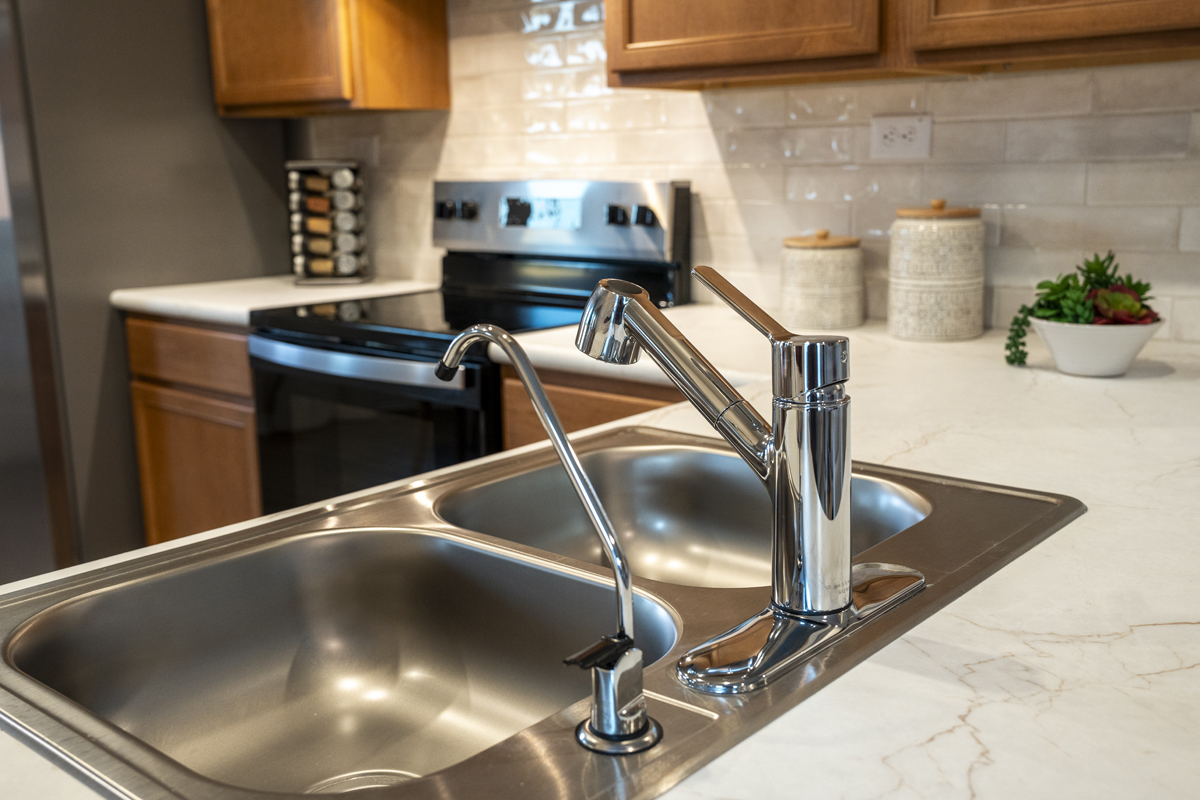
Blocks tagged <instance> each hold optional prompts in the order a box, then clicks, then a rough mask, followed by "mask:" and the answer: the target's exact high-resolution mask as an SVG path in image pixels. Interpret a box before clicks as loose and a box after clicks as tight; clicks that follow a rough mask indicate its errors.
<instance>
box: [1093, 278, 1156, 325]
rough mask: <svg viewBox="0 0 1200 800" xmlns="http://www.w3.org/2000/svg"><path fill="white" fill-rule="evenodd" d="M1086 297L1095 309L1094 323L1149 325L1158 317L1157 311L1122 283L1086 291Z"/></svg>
mask: <svg viewBox="0 0 1200 800" xmlns="http://www.w3.org/2000/svg"><path fill="white" fill-rule="evenodd" d="M1087 299H1088V300H1091V301H1092V305H1093V307H1094V308H1095V309H1096V316H1095V318H1093V320H1092V324H1094V325H1149V324H1150V323H1151V322H1154V321H1156V320H1157V319H1158V312H1156V311H1155V310H1154V309H1152V308H1150V306H1148V305H1146V304H1145V303H1143V302H1142V297H1141V295H1139V294H1138V293H1137V292H1136V291H1134V290H1133V289H1131V288H1129V287H1128V286H1126V285H1125V284H1122V283H1114V284H1113V285H1112V286H1110V287H1108V288H1107V289H1093V290H1092V291H1090V292H1088V294H1087Z"/></svg>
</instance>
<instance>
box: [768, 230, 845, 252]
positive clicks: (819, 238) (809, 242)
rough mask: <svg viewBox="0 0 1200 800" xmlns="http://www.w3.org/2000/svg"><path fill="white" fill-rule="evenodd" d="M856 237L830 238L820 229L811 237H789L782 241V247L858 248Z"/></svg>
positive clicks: (825, 231)
mask: <svg viewBox="0 0 1200 800" xmlns="http://www.w3.org/2000/svg"><path fill="white" fill-rule="evenodd" d="M859 241H860V240H859V238H858V237H857V236H830V235H829V231H827V230H825V229H824V228H822V229H821V230H819V231H817V232H816V234H815V235H813V236H789V237H788V238H786V239H784V240H783V246H784V247H858V243H859Z"/></svg>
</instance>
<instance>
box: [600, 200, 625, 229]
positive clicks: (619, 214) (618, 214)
mask: <svg viewBox="0 0 1200 800" xmlns="http://www.w3.org/2000/svg"><path fill="white" fill-rule="evenodd" d="M605 218H606V219H607V221H608V224H609V225H628V224H629V210H628V209H627V208H625V206H619V205H616V204H615V203H609V204H608V206H607V207H606V210H605Z"/></svg>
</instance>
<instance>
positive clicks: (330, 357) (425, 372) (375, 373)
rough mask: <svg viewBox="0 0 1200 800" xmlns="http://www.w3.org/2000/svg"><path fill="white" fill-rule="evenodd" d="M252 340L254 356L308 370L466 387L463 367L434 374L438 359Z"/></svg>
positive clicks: (390, 381) (410, 383) (438, 386)
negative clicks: (448, 374) (447, 376)
mask: <svg viewBox="0 0 1200 800" xmlns="http://www.w3.org/2000/svg"><path fill="white" fill-rule="evenodd" d="M249 342H250V355H251V356H252V357H254V358H257V359H260V360H262V361H267V362H270V363H272V364H279V365H280V366H283V367H291V368H292V369H299V370H304V371H305V372H315V373H319V374H321V375H332V376H335V377H338V378H354V379H356V380H361V381H375V382H376V383H388V384H392V385H394V386H421V387H426V388H430V389H457V390H458V391H465V387H464V384H465V379H464V376H463V371H462V370H460V371H459V373H458V374H457V375H455V376H454V378H453V379H451V380H449V381H442V380H439V379H438V377H437V375H436V374H435V371H436V369H437V362H436V361H411V360H408V359H404V358H383V357H380V356H363V355H359V354H357V353H339V352H337V351H334V350H320V349H318V348H315V347H305V346H304V345H299V344H291V343H289V342H277V341H275V340H274V339H266V338H264V337H262V336H257V335H253V334H252V335H251V336H250V337H249Z"/></svg>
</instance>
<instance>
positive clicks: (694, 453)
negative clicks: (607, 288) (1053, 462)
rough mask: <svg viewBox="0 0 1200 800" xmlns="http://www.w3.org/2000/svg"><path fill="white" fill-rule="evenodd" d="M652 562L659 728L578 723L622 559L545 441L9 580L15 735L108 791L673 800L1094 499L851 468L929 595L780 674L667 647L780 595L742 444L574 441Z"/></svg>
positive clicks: (628, 436) (7, 630)
mask: <svg viewBox="0 0 1200 800" xmlns="http://www.w3.org/2000/svg"><path fill="white" fill-rule="evenodd" d="M576 444H577V448H578V450H579V452H580V455H581V460H582V462H583V464H584V467H585V469H586V470H587V472H588V474H589V476H590V477H591V479H592V481H593V483H594V484H595V486H596V489H597V491H598V492H599V494H600V496H601V498H602V500H603V501H604V503H605V507H606V509H607V511H608V514H609V516H610V517H611V518H612V520H613V523H614V525H615V527H616V529H617V531H618V535H619V536H620V537H621V539H622V542H623V544H624V545H625V548H626V552H627V554H628V557H629V559H630V562H631V565H632V570H633V573H634V576H635V579H634V583H635V587H636V589H637V597H636V600H635V608H634V613H635V628H636V631H637V640H638V645H639V647H641V648H642V650H643V652H644V654H645V660H646V663H647V664H648V665H649V666H648V667H647V670H646V676H645V685H646V692H647V698H648V703H649V710H650V714H651V716H652V717H654V718H655V719H656V720H658V721H659V723H660V724H661V725H662V727H663V729H664V737H663V740H662V742H661V743H660V744H659V745H658V746H656V747H654V748H653V749H651V750H649V751H646V752H644V753H639V754H636V755H630V756H605V755H599V754H595V753H591V752H589V751H587V750H585V749H583V748H582V747H580V746H579V745H578V744H577V743H576V742H575V740H574V737H573V729H574V727H575V725H576V724H578V722H579V721H580V720H581V719H583V718H584V717H586V715H587V713H588V704H587V698H588V694H589V677H588V675H587V673H585V672H583V671H582V670H579V669H576V668H569V667H565V666H563V664H562V659H563V658H564V657H565V656H567V655H569V654H571V653H573V652H575V651H577V650H579V649H580V648H582V647H584V646H586V645H588V644H590V643H591V642H592V641H594V640H595V639H596V638H598V636H599V635H601V634H606V633H612V632H613V629H614V628H615V598H614V591H613V588H612V573H611V571H610V570H609V569H608V567H607V565H606V562H605V558H604V556H603V554H602V552H601V549H600V545H599V540H598V538H597V537H596V535H595V532H594V531H593V530H592V528H591V527H590V525H589V523H588V521H587V518H586V517H585V515H584V513H583V510H582V507H581V506H580V505H579V502H578V500H577V499H576V498H575V495H574V492H573V491H572V489H571V486H570V484H569V483H568V481H567V479H566V476H565V474H564V472H563V470H562V468H561V466H560V465H559V464H558V461H557V459H556V458H555V456H554V454H553V452H552V451H551V450H550V449H549V447H548V446H547V447H543V448H541V449H539V450H535V451H533V452H526V453H522V454H517V455H506V456H502V457H499V458H493V459H489V460H485V461H481V462H475V463H471V464H467V465H463V466H461V467H457V468H452V469H449V470H444V471H442V472H439V473H433V474H431V475H430V476H428V477H426V478H424V479H418V480H414V481H411V482H408V483H405V484H403V485H399V486H393V487H390V488H387V489H382V490H380V491H378V492H375V493H373V494H371V495H369V496H359V497H356V498H352V499H347V500H344V501H341V502H335V503H332V504H329V505H326V506H322V507H318V508H309V509H306V510H303V511H300V512H297V513H294V514H291V515H285V516H283V517H282V518H275V519H269V520H267V521H265V522H263V523H261V524H259V525H257V526H254V527H250V528H246V529H243V530H240V531H238V532H236V533H233V534H229V535H226V536H221V537H213V538H209V539H207V540H204V541H197V542H192V543H189V544H185V545H182V546H180V547H177V548H174V549H170V550H166V551H163V552H158V553H153V554H149V555H146V556H143V557H140V558H135V559H133V560H130V561H128V562H125V563H123V564H122V565H120V566H119V567H116V568H112V569H109V570H103V571H95V572H91V573H85V574H83V575H80V576H77V577H72V578H66V579H62V580H59V581H57V582H54V583H50V584H47V585H44V586H40V587H37V588H34V589H30V590H27V591H24V592H19V593H15V594H11V595H8V596H6V597H0V647H2V651H0V652H2V655H3V658H2V659H0V724H2V725H4V726H5V727H7V728H8V729H9V730H10V731H12V732H14V733H16V734H17V735H18V736H21V737H23V738H25V739H26V740H27V741H28V742H30V743H31V744H33V745H34V746H37V747H40V748H42V749H43V750H44V751H45V752H46V753H47V755H49V756H51V757H52V758H54V759H56V760H57V761H59V762H60V763H61V764H63V765H65V766H66V767H67V768H68V769H70V770H72V771H73V772H74V773H75V774H76V775H78V776H79V777H80V778H81V779H82V780H84V781H85V782H87V783H89V784H90V785H91V786H92V787H93V788H95V789H97V790H98V791H100V792H101V793H103V794H106V795H109V796H112V797H121V798H129V797H138V798H152V797H163V798H166V797H172V798H175V797H183V798H196V799H197V800H208V799H209V798H211V799H212V800H217V799H218V798H222V799H224V800H232V799H238V800H250V799H251V798H265V797H268V796H273V797H279V796H281V795H283V796H287V795H293V796H302V795H312V794H333V793H342V792H349V791H358V790H363V791H366V790H370V791H367V794H366V795H364V796H378V797H380V798H388V797H394V798H414V799H416V798H439V799H440V800H445V799H446V798H468V797H489V798H490V797H495V796H498V795H503V794H505V793H506V792H507V793H508V794H512V795H513V796H520V797H522V798H535V799H536V798H543V797H544V798H565V797H580V798H584V797H587V798H592V797H606V796H608V797H621V798H629V799H630V800H632V799H633V798H641V797H652V796H655V795H657V794H659V793H661V792H662V791H664V790H665V789H667V788H669V787H670V786H672V785H674V784H675V783H677V782H678V781H679V780H681V779H682V778H683V777H684V776H686V775H687V774H689V773H691V772H693V771H695V770H696V769H698V768H699V767H700V766H701V765H703V764H704V763H706V762H707V761H709V760H711V759H712V758H714V757H715V756H716V755H718V754H719V753H720V752H722V751H724V750H726V749H728V748H729V747H731V746H732V745H733V744H735V743H736V742H738V741H740V740H741V739H744V738H745V737H747V736H749V735H750V734H751V733H753V732H754V731H756V730H758V729H759V728H761V727H762V726H764V725H765V724H767V723H768V722H769V721H770V720H772V719H774V718H775V717H777V716H779V715H780V714H782V713H783V712H784V711H786V710H787V709H789V708H791V707H792V706H794V705H795V704H796V703H798V702H800V701H801V700H802V699H803V698H804V697H806V696H807V695H809V694H811V693H812V692H814V691H816V690H817V689H819V688H820V687H821V686H823V685H825V684H826V683H828V682H829V681H831V680H833V679H834V678H836V677H838V676H839V675H841V674H844V673H845V672H846V671H847V670H849V669H850V668H851V667H853V666H854V665H855V664H857V663H859V662H861V661H862V660H864V659H866V658H867V657H868V656H870V655H871V654H872V653H874V652H876V651H877V650H879V649H880V648H881V647H883V646H884V645H886V644H887V643H889V642H890V641H892V640H894V639H895V638H897V637H898V636H900V635H901V634H902V633H903V632H904V631H905V630H907V629H909V628H911V627H912V626H914V625H915V624H917V623H918V622H920V621H921V620H922V619H925V618H926V617H928V616H929V615H930V614H932V613H934V612H935V611H936V610H938V609H939V608H941V607H943V606H945V605H946V604H947V603H949V602H950V601H952V600H953V599H954V598H956V597H958V596H960V595H961V594H962V593H964V592H965V591H967V590H968V589H969V588H970V587H971V586H974V585H975V584H977V583H979V582H980V581H982V580H983V579H984V578H985V577H987V576H988V575H990V574H992V573H993V572H995V571H996V570H998V569H999V568H1000V567H1002V566H1003V565H1004V564H1005V563H1007V562H1009V561H1011V560H1012V559H1014V558H1016V557H1017V556H1018V555H1019V554H1020V553H1022V552H1023V551H1024V550H1026V549H1028V548H1030V547H1032V546H1033V545H1034V544H1036V543H1037V542H1038V541H1041V540H1042V539H1043V538H1045V537H1046V536H1048V535H1050V533H1052V532H1053V531H1054V530H1057V529H1058V528H1060V527H1062V526H1063V525H1065V524H1066V523H1067V522H1068V521H1070V520H1071V519H1072V518H1074V517H1075V516H1077V515H1079V514H1081V513H1083V510H1084V509H1083V506H1082V504H1080V503H1079V502H1078V501H1076V500H1073V499H1071V498H1066V497H1062V496H1056V495H1047V494H1039V493H1034V492H1027V491H1021V490H1014V489H1007V488H1003V487H995V486H986V485H982V484H975V483H971V482H966V481H958V480H952V479H947V478H940V477H936V476H930V475H923V474H918V473H912V472H907V471H903V470H895V469H890V468H884V467H874V466H870V465H865V464H856V465H855V469H854V474H853V479H852V489H851V504H852V511H851V521H852V540H853V550H854V560H855V561H856V562H861V561H886V562H893V563H899V564H904V565H905V566H909V567H913V568H915V569H918V570H920V571H921V572H922V573H923V574H924V575H925V578H926V588H925V589H924V590H923V591H922V592H920V593H919V594H918V595H916V596H915V597H914V598H912V599H910V600H907V601H905V602H904V603H903V604H902V605H901V606H899V607H898V608H896V609H894V610H892V611H890V612H888V613H887V614H884V615H881V616H880V617H879V618H878V619H875V620H873V621H872V622H871V623H870V624H868V625H867V626H865V627H864V629H863V630H862V631H860V632H859V633H857V634H856V635H855V636H852V637H849V638H848V639H847V640H845V641H842V642H839V643H838V644H836V645H835V646H833V647H831V648H830V649H828V650H826V651H824V652H822V653H820V654H818V655H817V656H815V657H814V658H813V659H812V660H811V661H809V662H808V663H807V664H806V665H805V667H804V668H803V669H798V670H795V671H794V672H792V673H790V674H789V675H787V676H785V677H784V678H783V679H781V680H780V681H779V682H778V683H775V684H772V685H771V686H769V687H768V688H766V689H763V690H760V691H757V692H754V693H751V694H747V695H742V696H739V697H737V698H736V699H731V698H721V697H714V696H710V695H705V694H700V693H697V692H694V691H692V690H690V689H687V688H685V687H684V686H683V685H682V684H681V683H680V682H679V681H678V680H677V679H676V678H675V677H674V663H675V661H676V660H677V659H678V657H679V656H680V655H682V654H683V653H684V652H686V651H687V650H688V649H690V648H691V647H694V646H695V645H697V644H699V643H700V642H702V641H704V640H706V639H708V638H710V637H712V636H714V635H716V634H718V633H720V632H722V631H724V630H727V629H728V628H730V627H733V626H734V625H736V624H738V623H740V622H741V621H743V620H745V619H747V618H748V617H750V616H752V615H753V614H754V613H756V612H758V611H760V610H761V609H762V608H763V607H765V605H766V604H767V602H768V600H769V593H770V590H769V584H770V558H771V553H770V547H771V506H770V502H769V499H768V497H767V494H766V492H765V490H764V488H763V486H762V483H761V482H760V481H759V479H758V478H757V477H756V476H755V475H754V473H753V472H752V471H751V470H750V469H749V468H748V467H747V466H746V465H745V464H744V463H743V462H742V460H741V459H740V458H739V457H737V456H736V455H734V454H733V453H732V452H731V451H729V450H728V449H727V448H726V447H725V445H724V444H723V443H720V442H717V441H715V440H712V439H706V438H699V437H691V436H685V435H682V434H672V433H665V432H663V431H656V430H652V429H644V428H624V429H618V430H615V431H610V432H606V433H601V434H597V435H593V436H591V437H587V438H584V439H581V440H579V441H578V442H577V443H576Z"/></svg>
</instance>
